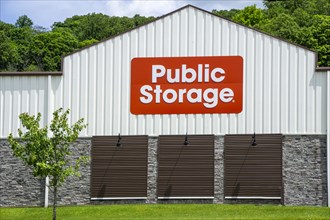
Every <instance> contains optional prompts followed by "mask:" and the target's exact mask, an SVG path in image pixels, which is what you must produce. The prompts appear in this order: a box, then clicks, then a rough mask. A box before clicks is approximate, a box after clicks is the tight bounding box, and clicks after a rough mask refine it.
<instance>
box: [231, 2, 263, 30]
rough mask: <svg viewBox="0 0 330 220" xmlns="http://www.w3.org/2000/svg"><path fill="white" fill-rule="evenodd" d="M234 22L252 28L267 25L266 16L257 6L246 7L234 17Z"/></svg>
mask: <svg viewBox="0 0 330 220" xmlns="http://www.w3.org/2000/svg"><path fill="white" fill-rule="evenodd" d="M233 20H234V21H236V22H239V23H241V24H244V25H246V26H250V27H258V26H262V25H263V24H265V23H267V19H266V15H265V14H264V12H263V11H262V9H259V8H257V6H256V5H252V6H247V7H245V8H244V9H243V10H241V11H240V12H238V13H236V14H235V15H234V16H233Z"/></svg>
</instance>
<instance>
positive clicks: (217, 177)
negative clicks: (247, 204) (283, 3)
mask: <svg viewBox="0 0 330 220" xmlns="http://www.w3.org/2000/svg"><path fill="white" fill-rule="evenodd" d="M223 150H224V136H215V137H214V199H213V203H215V204H222V203H224V193H223V192H224V188H223V185H224V166H223V159H224V157H223Z"/></svg>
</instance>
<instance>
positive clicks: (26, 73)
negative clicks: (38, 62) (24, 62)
mask: <svg viewBox="0 0 330 220" xmlns="http://www.w3.org/2000/svg"><path fill="white" fill-rule="evenodd" d="M62 75H63V72H62V71H58V72H0V76H62Z"/></svg>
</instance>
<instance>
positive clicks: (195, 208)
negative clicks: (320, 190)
mask: <svg viewBox="0 0 330 220" xmlns="http://www.w3.org/2000/svg"><path fill="white" fill-rule="evenodd" d="M51 216H52V208H0V219H1V220H7V219H8V220H9V219H10V220H15V219H24V220H29V219H31V220H35V219H51ZM57 217H58V220H65V219H79V220H80V219H115V220H124V219H125V220H126V219H133V220H135V219H136V220H143V219H146V220H148V219H155V220H157V219H160V220H165V219H166V220H167V219H171V220H172V219H182V220H194V219H201V220H202V219H212V220H213V219H290V220H291V219H330V208H327V207H302V206H299V207H286V206H273V205H214V204H207V205H204V204H203V205H202V204H193V205H191V204H189V205H188V204H187V205H185V204H170V205H132V204H131V205H102V206H101V205H95V206H66V207H59V208H58V210H57Z"/></svg>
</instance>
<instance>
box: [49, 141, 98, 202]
mask: <svg viewBox="0 0 330 220" xmlns="http://www.w3.org/2000/svg"><path fill="white" fill-rule="evenodd" d="M91 146H92V141H91V138H79V139H78V140H77V141H76V142H74V143H73V144H72V145H71V149H72V152H73V154H72V155H71V156H72V157H73V160H76V159H78V158H79V157H80V156H84V155H91V153H90V151H91ZM90 167H91V166H90V161H89V162H88V163H87V164H85V165H82V166H81V167H80V173H81V176H80V177H76V176H72V177H69V178H68V179H67V180H66V181H65V182H64V184H63V186H61V187H60V188H59V190H58V200H57V204H58V205H85V204H90V176H91V171H90ZM48 198H49V205H52V203H53V193H52V192H51V191H49V197H48Z"/></svg>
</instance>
